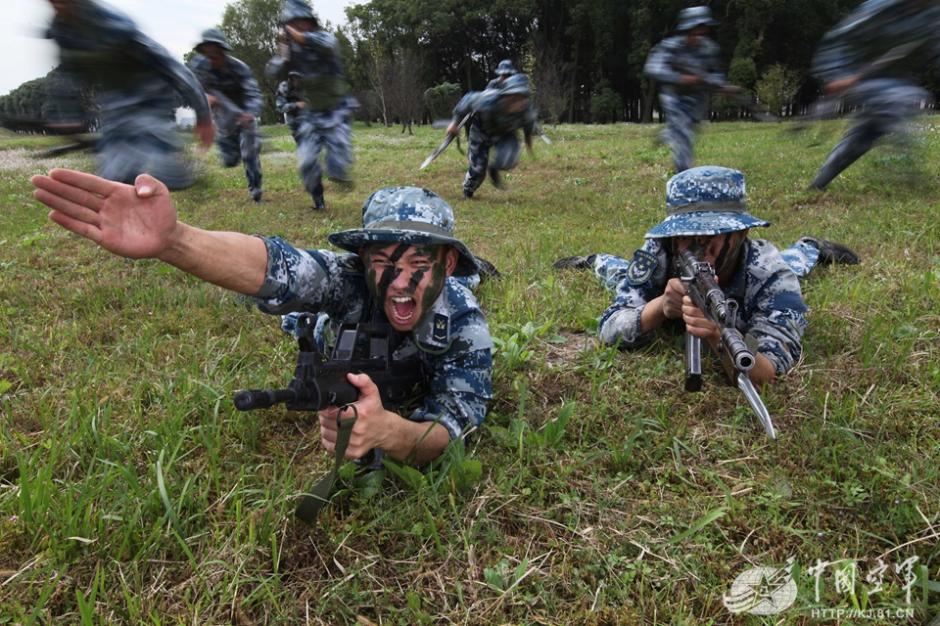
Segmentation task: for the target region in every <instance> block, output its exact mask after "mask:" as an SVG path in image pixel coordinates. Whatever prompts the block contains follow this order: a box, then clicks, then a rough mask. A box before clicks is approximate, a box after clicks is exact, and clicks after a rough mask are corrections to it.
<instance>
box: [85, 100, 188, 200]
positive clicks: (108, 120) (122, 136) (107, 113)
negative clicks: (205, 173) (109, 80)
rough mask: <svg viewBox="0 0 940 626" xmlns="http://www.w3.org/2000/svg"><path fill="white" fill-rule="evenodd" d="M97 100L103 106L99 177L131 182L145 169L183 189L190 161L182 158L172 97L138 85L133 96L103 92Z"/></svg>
mask: <svg viewBox="0 0 940 626" xmlns="http://www.w3.org/2000/svg"><path fill="white" fill-rule="evenodd" d="M161 85H162V83H161ZM162 91H163V92H165V91H166V89H165V88H163V89H162ZM98 104H99V106H100V111H101V113H100V115H101V139H100V140H99V141H98V144H97V147H96V159H97V162H98V175H99V176H101V177H102V178H107V179H108V180H113V181H117V182H121V183H127V184H133V183H134V179H135V178H137V176H138V175H139V174H144V173H146V174H150V175H151V176H153V177H154V178H156V179H158V180H160V181H162V182H163V183H165V184H166V186H167V187H169V188H170V189H183V188H185V187H188V186H190V185H191V184H192V183H193V174H192V172H193V166H192V164H191V163H189V162H187V160H186V159H184V158H183V154H182V143H181V141H180V135H179V133H178V132H177V129H176V121H175V119H174V117H173V110H174V108H175V107H176V105H177V103H176V102H175V100H174V98H173V97H172V96H167V95H166V94H165V93H159V92H155V91H153V90H150V91H148V90H141V93H139V94H137V93H135V94H133V95H128V94H125V93H121V94H117V95H111V94H108V93H105V94H103V95H102V96H101V97H99V99H98Z"/></svg>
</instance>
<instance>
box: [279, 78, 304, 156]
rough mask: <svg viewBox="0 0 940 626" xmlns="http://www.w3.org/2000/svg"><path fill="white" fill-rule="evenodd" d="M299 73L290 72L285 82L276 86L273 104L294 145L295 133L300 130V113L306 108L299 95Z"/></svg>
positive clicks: (296, 141) (295, 140)
mask: <svg viewBox="0 0 940 626" xmlns="http://www.w3.org/2000/svg"><path fill="white" fill-rule="evenodd" d="M300 79H301V75H300V72H290V73H289V74H288V75H287V80H282V81H281V82H280V83H279V84H278V86H277V97H276V99H275V101H274V104H275V105H276V106H277V110H278V113H281V114H282V115H283V116H284V123H285V124H287V128H289V129H290V134H291V136H292V137H293V138H294V143H299V141H298V138H297V131H298V130H299V128H300V112H301V111H303V110H304V108H305V107H306V106H307V105H306V103H305V102H304V99H303V96H302V94H301V93H300Z"/></svg>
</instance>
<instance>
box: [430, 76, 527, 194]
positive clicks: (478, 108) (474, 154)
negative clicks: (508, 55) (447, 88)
mask: <svg viewBox="0 0 940 626" xmlns="http://www.w3.org/2000/svg"><path fill="white" fill-rule="evenodd" d="M530 96H531V93H530V91H529V79H528V77H527V76H526V75H525V74H519V73H516V74H513V75H512V76H510V77H508V78H507V79H506V80H505V81H503V83H502V84H501V85H500V86H499V87H496V88H495V89H486V90H484V91H471V92H469V93H467V94H465V95H464V97H463V98H461V99H460V102H458V103H457V106H456V107H454V119H453V121H452V122H451V123H450V126H448V127H447V134H448V135H457V133H459V132H460V129H461V128H462V127H463V126H465V125H469V128H470V131H469V145H468V146H467V161H468V162H469V166H468V168H467V175H466V177H465V178H464V181H463V196H464V198H472V197H473V193H474V192H475V191H476V190H477V189H479V188H480V185H482V184H483V181H484V179H485V178H486V173H487V171H489V174H490V179H491V180H492V181H493V185H494V186H495V187H497V188H499V187H501V186H502V177H501V175H500V172H503V171H506V170H511V169H512V168H514V167H515V166H516V164H518V163H519V154H520V152H521V149H520V146H519V137H518V134H519V133H518V131H519V129H520V128H521V129H522V132H523V134H524V136H525V144H526V147H527V148H528V149H529V150H530V151H531V150H532V134H533V133H534V130H535V123H536V120H537V119H538V116H537V114H536V111H535V107H533V106H532V98H531V97H530ZM491 148H493V149H495V154H494V155H493V160H492V161H490V149H491Z"/></svg>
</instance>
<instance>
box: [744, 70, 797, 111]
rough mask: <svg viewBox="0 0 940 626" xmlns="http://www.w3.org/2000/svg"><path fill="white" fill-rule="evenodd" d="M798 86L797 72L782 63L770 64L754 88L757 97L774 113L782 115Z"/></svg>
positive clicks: (790, 102) (791, 101)
mask: <svg viewBox="0 0 940 626" xmlns="http://www.w3.org/2000/svg"><path fill="white" fill-rule="evenodd" d="M799 88H800V77H799V74H797V73H796V72H794V71H793V70H789V69H787V68H786V67H784V66H782V65H772V66H770V68H769V69H768V70H767V71H766V72H764V75H763V76H762V77H761V79H760V80H759V81H758V82H757V85H756V86H755V88H754V91H755V93H756V94H757V98H758V99H759V100H760V102H761V103H763V104H764V105H766V106H767V109H768V110H769V111H770V112H771V113H772V114H774V115H782V114H783V113H784V111H785V109H786V107H788V106H790V104H792V103H793V97H794V96H796V92H797V91H798V90H799Z"/></svg>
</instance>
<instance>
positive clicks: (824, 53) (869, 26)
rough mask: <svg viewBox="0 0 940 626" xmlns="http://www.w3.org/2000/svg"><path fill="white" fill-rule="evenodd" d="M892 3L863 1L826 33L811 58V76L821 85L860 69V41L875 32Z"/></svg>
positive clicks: (861, 43)
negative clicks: (816, 78)
mask: <svg viewBox="0 0 940 626" xmlns="http://www.w3.org/2000/svg"><path fill="white" fill-rule="evenodd" d="M895 4H896V3H895V2H892V1H890V0H889V1H888V2H885V1H884V0H867V1H866V2H863V3H862V4H860V5H859V6H858V7H857V8H856V9H855V10H854V11H852V12H851V13H849V15H848V16H847V17H846V18H844V19H843V20H842V21H841V22H839V23H838V24H837V25H836V26H835V27H833V28H832V30H830V31H829V32H827V33H826V34H825V35H824V36H823V38H822V41H820V42H819V48H818V49H817V51H816V55H815V56H814V57H813V62H812V67H811V70H810V71H811V73H812V74H813V75H815V76H816V77H818V78H819V80H821V81H822V82H823V83H824V84H825V83H830V82H832V81H834V80H839V79H841V78H846V77H848V76H851V75H853V74H856V73H857V72H859V71H860V70H861V66H862V63H863V59H862V51H863V49H864V42H865V40H866V39H868V38H869V37H870V36H872V35H874V34H875V33H874V32H873V31H876V30H878V22H879V21H880V17H879V15H880V14H881V13H882V11H884V10H886V9H888V8H895V9H896V8H897V7H896V6H894V5H895Z"/></svg>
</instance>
